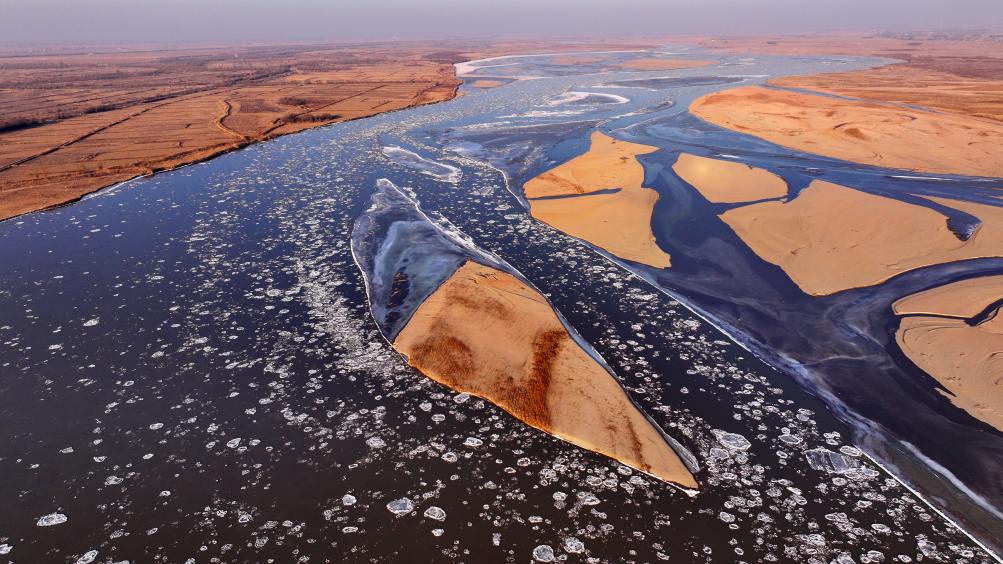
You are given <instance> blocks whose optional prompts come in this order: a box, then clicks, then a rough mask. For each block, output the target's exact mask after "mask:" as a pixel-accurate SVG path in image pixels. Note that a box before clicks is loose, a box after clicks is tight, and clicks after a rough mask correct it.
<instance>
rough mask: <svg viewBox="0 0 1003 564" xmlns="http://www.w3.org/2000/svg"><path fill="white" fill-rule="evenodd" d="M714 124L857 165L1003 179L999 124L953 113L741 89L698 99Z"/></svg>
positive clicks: (695, 109)
mask: <svg viewBox="0 0 1003 564" xmlns="http://www.w3.org/2000/svg"><path fill="white" fill-rule="evenodd" d="M690 112H691V113H693V114H694V115H696V116H697V117H700V118H702V119H705V120H707V121H709V122H711V123H713V124H715V125H718V126H721V127H725V128H728V129H731V130H734V131H738V132H741V133H747V134H749V135H754V136H756V137H760V138H762V139H765V140H767V141H770V142H772V143H776V144H778V145H783V146H785V147H789V148H791V149H796V150H798V151H804V152H808V153H815V154H818V155H824V156H827V157H832V158H837V159H842V160H847V161H852V162H856V163H861V164H867V165H875V166H881V167H888V168H897V169H905V170H914V171H923V172H931V173H940V174H962V175H971V176H989V177H1003V123H999V122H996V121H992V120H986V119H980V118H976V117H970V116H963V115H959V114H947V113H934V112H929V111H923V110H917V109H910V108H906V107H902V106H891V105H882V104H875V103H872V102H857V101H849V100H840V99H837V98H832V97H824V96H815V95H811V94H802V93H798V92H788V91H782V90H771V89H767V88H761V87H756V86H745V87H740V88H734V89H731V90H726V91H724V92H718V93H715V94H709V95H707V96H704V97H702V98H699V99H698V100H696V101H695V102H694V103H693V104H692V105H691V106H690Z"/></svg>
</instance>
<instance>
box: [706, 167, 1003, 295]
mask: <svg viewBox="0 0 1003 564" xmlns="http://www.w3.org/2000/svg"><path fill="white" fill-rule="evenodd" d="M929 199H930V200H932V201H936V202H938V203H941V204H943V205H945V206H949V207H952V208H955V209H958V210H961V211H964V212H967V213H970V214H972V215H974V216H975V217H978V218H979V219H980V220H981V221H982V225H981V227H980V228H979V229H978V230H977V231H976V232H975V233H974V234H973V235H972V236H971V237H970V238H969V240H968V241H962V240H960V239H958V237H957V236H955V234H954V233H953V232H951V230H950V229H948V226H947V218H946V217H945V216H943V215H942V214H940V213H938V212H936V211H934V210H932V209H929V208H925V207H922V206H918V205H913V204H907V203H905V202H901V201H899V200H895V199H892V198H885V197H882V196H875V195H873V194H868V193H866V192H861V191H859V190H854V189H851V188H846V187H844V186H839V185H836V184H832V183H829V182H823V181H819V180H816V181H814V182H812V184H811V185H810V186H809V187H808V188H806V189H805V190H804V191H803V192H801V194H800V195H798V197H797V198H794V199H793V200H791V201H789V202H763V203H759V204H752V205H749V206H744V207H740V208H736V209H732V210H729V211H727V212H725V213H724V214H722V216H721V218H722V219H723V220H724V221H725V222H726V223H727V224H728V225H729V226H731V228H732V229H733V230H734V231H735V233H737V234H738V236H739V237H741V238H742V240H744V241H745V243H746V244H747V245H749V247H750V248H751V249H752V250H753V251H754V252H755V253H756V254H757V255H759V256H760V257H761V258H763V259H764V260H766V261H768V262H771V263H773V264H776V265H778V266H780V267H781V268H782V269H783V270H784V272H786V273H787V275H788V276H790V277H791V279H792V280H793V281H794V283H796V284H797V285H798V286H799V287H800V288H801V289H802V290H804V291H805V292H807V293H809V294H814V295H826V294H832V293H835V292H839V291H842V290H847V289H850V288H857V287H863V286H872V285H874V284H878V283H880V282H883V281H885V280H887V279H889V278H891V277H892V276H895V275H896V274H901V273H903V272H906V271H909V270H913V269H916V268H920V267H923V266H929V265H934V264H940V263H945V262H951V261H958V260H963V259H970V258H978V257H992V256H1003V208H998V207H994V206H987V205H983V204H973V203H970V202H961V201H958V200H947V199H942V198H929ZM836 220H838V221H836Z"/></svg>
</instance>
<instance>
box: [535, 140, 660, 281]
mask: <svg viewBox="0 0 1003 564" xmlns="http://www.w3.org/2000/svg"><path fill="white" fill-rule="evenodd" d="M657 150H658V147H652V146H649V145H641V144H639V143H630V142H627V141H619V140H617V139H613V138H612V137H610V136H608V135H605V134H603V133H601V132H598V131H597V132H595V133H593V134H592V137H591V144H590V146H589V150H588V151H587V152H586V153H585V154H584V155H581V156H578V157H575V158H574V159H572V160H570V161H568V162H566V163H564V164H562V165H559V166H557V167H555V168H553V169H551V170H549V171H547V172H544V173H543V174H541V175H539V176H537V177H536V178H533V179H532V180H530V181H529V182H527V183H526V184H525V186H524V190H525V193H526V198H527V199H528V200H529V204H530V213H531V214H532V215H533V217H535V218H537V219H539V220H540V221H543V222H545V223H547V224H549V225H551V226H552V227H554V228H556V229H560V230H561V231H563V232H565V233H567V234H568V235H571V236H573V237H578V238H579V239H584V240H585V241H588V242H590V243H592V244H594V245H596V246H598V247H601V248H603V249H605V250H606V251H609V252H610V253H611V254H613V255H615V256H617V257H620V258H623V259H627V260H630V261H634V262H638V263H641V264H647V265H649V266H654V267H657V268H665V267H668V266H669V255H668V253H666V252H665V251H663V250H662V249H661V248H659V246H658V244H657V243H656V242H655V235H654V233H653V232H652V230H651V214H652V210H653V209H654V206H655V202H657V201H658V192H656V191H655V190H652V189H650V188H645V187H643V186H642V184H643V183H644V167H643V166H641V163H639V162H638V161H637V158H636V157H637V156H638V155H645V154H648V153H653V152H655V151H657Z"/></svg>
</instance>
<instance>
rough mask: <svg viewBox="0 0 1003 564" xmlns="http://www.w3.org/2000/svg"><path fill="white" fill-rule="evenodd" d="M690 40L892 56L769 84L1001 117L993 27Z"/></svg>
mask: <svg viewBox="0 0 1003 564" xmlns="http://www.w3.org/2000/svg"><path fill="white" fill-rule="evenodd" d="M696 42H697V43H700V44H702V45H705V46H708V47H711V48H714V49H720V50H724V51H730V52H738V53H769V54H780V55H818V54H837V55H859V56H878V57H888V58H892V59H898V60H901V61H904V62H903V63H900V64H893V65H888V66H885V67H881V68H876V69H870V70H864V71H856V72H847V73H830V74H819V75H813V76H798V77H787V78H781V79H774V80H772V81H771V83H773V84H776V85H778V86H786V87H795V88H807V89H810V90H818V91H821V92H827V93H830V94H839V95H844V96H853V97H857V98H864V99H867V100H880V101H884V102H899V103H905V104H915V105H919V106H924V107H928V108H932V109H936V110H940V111H947V112H953V113H958V114H964V115H968V116H975V117H982V118H988V119H993V120H997V121H1003V36H1001V35H999V34H996V35H993V34H991V33H981V32H972V33H947V32H945V33H913V34H901V35H898V36H880V35H804V36H767V35H760V36H747V37H731V38H702V39H699V40H697V41H696Z"/></svg>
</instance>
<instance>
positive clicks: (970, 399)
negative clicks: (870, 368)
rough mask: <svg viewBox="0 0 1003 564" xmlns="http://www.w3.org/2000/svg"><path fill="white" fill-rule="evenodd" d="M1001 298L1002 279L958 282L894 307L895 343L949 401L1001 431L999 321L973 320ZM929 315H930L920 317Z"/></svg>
mask: <svg viewBox="0 0 1003 564" xmlns="http://www.w3.org/2000/svg"><path fill="white" fill-rule="evenodd" d="M1001 298H1003V276H987V277H985V278H976V279H972V280H964V281H961V282H955V283H953V284H948V285H947V286H942V287H940V288H934V289H932V290H928V291H926V292H920V293H918V294H914V295H912V296H909V297H907V298H904V299H902V300H899V301H898V302H896V303H895V305H894V308H895V312H896V313H898V314H920V315H910V316H909V317H903V318H902V320H901V322H900V324H899V329H898V332H897V333H896V334H895V339H896V341H897V342H898V344H899V347H901V348H902V351H903V352H904V353H905V354H906V356H908V357H909V359H910V360H912V361H913V362H915V363H916V365H917V366H919V367H920V368H922V369H923V370H924V371H926V372H927V373H928V374H930V375H931V376H933V377H934V378H936V379H937V381H938V382H940V383H941V384H942V385H943V386H944V387H945V388H946V389H947V390H948V392H949V393H945V394H944V395H946V396H947V397H948V398H949V399H950V400H951V402H952V403H954V404H955V405H956V406H958V407H960V408H961V409H964V410H965V411H967V412H968V413H970V414H971V415H972V416H973V417H976V418H978V419H980V420H982V421H984V422H986V423H988V424H990V425H992V426H994V427H996V428H997V429H1000V430H1003V318H1001V316H1000V315H999V310H998V309H997V310H996V311H993V312H990V313H989V314H988V315H987V316H985V319H975V320H973V319H972V318H975V317H976V316H979V315H980V314H982V313H983V310H985V309H986V308H988V307H990V306H991V305H993V304H994V303H995V302H996V301H998V300H1000V299H1001ZM922 314H930V315H922Z"/></svg>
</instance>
